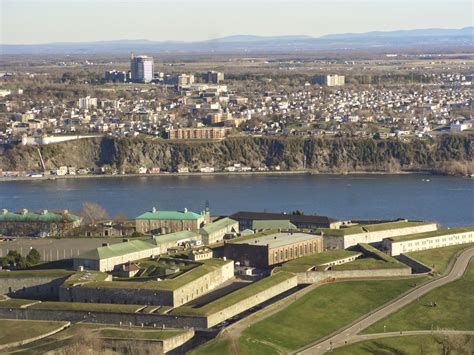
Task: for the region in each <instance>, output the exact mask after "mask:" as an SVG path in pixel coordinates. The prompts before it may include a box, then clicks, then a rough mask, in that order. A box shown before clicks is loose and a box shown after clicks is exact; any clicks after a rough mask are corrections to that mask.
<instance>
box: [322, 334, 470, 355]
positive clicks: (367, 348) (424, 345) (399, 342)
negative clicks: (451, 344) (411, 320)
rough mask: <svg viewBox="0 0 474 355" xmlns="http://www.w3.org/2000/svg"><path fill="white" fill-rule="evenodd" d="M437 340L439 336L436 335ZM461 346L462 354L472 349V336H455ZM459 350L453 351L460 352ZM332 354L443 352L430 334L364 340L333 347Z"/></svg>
mask: <svg viewBox="0 0 474 355" xmlns="http://www.w3.org/2000/svg"><path fill="white" fill-rule="evenodd" d="M436 337H437V338H438V341H439V340H440V336H436ZM455 339H456V340H458V341H457V342H458V343H460V345H461V346H465V351H464V354H470V353H471V352H472V351H474V337H473V336H468V335H463V336H458V335H457V336H455ZM460 353H461V352H458V351H456V352H453V354H460ZM331 354H334V355H358V354H361V355H362V354H379V355H384V354H387V355H392V354H400V355H402V354H443V347H442V345H440V344H438V343H437V342H436V340H435V338H434V337H433V336H431V335H413V336H404V337H391V338H383V339H376V340H366V341H361V342H359V343H355V344H352V345H348V346H344V347H342V348H338V349H335V350H333V351H332V352H331Z"/></svg>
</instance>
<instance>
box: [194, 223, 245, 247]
mask: <svg viewBox="0 0 474 355" xmlns="http://www.w3.org/2000/svg"><path fill="white" fill-rule="evenodd" d="M238 231H239V222H237V221H235V220H233V219H231V218H228V217H226V218H222V219H219V220H217V221H215V222H212V223H209V224H206V225H204V227H202V228H201V229H200V230H199V234H201V236H202V242H203V243H204V244H206V245H209V244H214V243H217V242H220V241H222V240H224V236H225V235H226V234H237V233H238Z"/></svg>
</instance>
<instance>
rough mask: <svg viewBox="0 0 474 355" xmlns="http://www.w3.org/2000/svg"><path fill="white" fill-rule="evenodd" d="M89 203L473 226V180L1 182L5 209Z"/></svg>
mask: <svg viewBox="0 0 474 355" xmlns="http://www.w3.org/2000/svg"><path fill="white" fill-rule="evenodd" d="M86 201H92V202H96V203H98V204H100V205H101V206H102V207H104V208H105V209H106V210H107V211H108V212H109V214H110V215H111V216H114V215H116V214H118V213H124V214H126V215H128V216H129V217H135V216H137V215H139V214H141V213H143V212H145V211H146V210H149V209H151V208H152V207H156V208H157V209H163V210H174V209H179V210H181V209H183V208H185V207H186V208H188V209H190V210H193V211H196V212H199V211H201V210H202V209H203V208H204V206H205V204H206V201H208V202H209V206H210V209H211V213H212V214H213V215H217V214H228V213H232V212H236V211H240V210H247V211H263V210H267V211H269V212H270V211H272V212H273V211H275V212H283V211H293V210H301V211H304V212H305V213H306V214H312V213H316V214H321V215H327V216H332V217H336V218H341V219H356V218H359V219H369V218H371V219H388V218H398V217H404V218H411V219H423V220H433V221H437V222H439V223H441V224H444V225H446V226H461V225H468V224H474V179H468V178H458V177H444V176H424V175H347V176H332V175H280V176H275V175H234V176H232V175H218V176H217V175H214V176H213V175H207V176H156V177H115V178H84V179H57V180H38V181H7V182H1V183H0V208H2V207H3V208H7V209H8V210H12V211H13V210H19V209H20V208H28V209H30V210H41V209H49V210H57V209H68V210H70V211H78V210H80V208H81V205H82V203H84V202H86Z"/></svg>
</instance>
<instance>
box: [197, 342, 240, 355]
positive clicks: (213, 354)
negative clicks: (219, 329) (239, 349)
mask: <svg viewBox="0 0 474 355" xmlns="http://www.w3.org/2000/svg"><path fill="white" fill-rule="evenodd" d="M233 353H234V352H233V351H232V348H231V342H230V340H228V339H213V340H211V341H210V342H207V343H205V344H204V345H201V346H200V347H198V348H196V349H193V350H191V351H190V352H189V355H223V354H233Z"/></svg>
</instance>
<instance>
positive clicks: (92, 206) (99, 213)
mask: <svg viewBox="0 0 474 355" xmlns="http://www.w3.org/2000/svg"><path fill="white" fill-rule="evenodd" d="M79 214H80V215H81V216H82V217H83V218H84V220H83V221H84V223H86V224H94V223H96V222H98V221H103V220H104V219H107V218H109V214H108V213H107V211H106V210H105V209H104V208H103V207H101V206H100V205H99V204H97V203H95V202H84V203H83V204H82V208H81V211H80V213H79Z"/></svg>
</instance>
